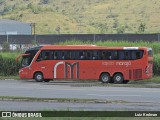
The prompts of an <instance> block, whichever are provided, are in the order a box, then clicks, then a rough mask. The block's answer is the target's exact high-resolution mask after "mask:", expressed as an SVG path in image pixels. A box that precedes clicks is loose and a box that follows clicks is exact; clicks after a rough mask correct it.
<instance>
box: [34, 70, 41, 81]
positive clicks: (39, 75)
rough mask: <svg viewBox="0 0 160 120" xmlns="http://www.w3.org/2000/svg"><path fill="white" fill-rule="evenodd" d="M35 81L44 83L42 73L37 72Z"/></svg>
mask: <svg viewBox="0 0 160 120" xmlns="http://www.w3.org/2000/svg"><path fill="white" fill-rule="evenodd" d="M34 79H35V80H36V82H42V81H43V74H42V73H41V72H37V73H36V74H35V75H34Z"/></svg>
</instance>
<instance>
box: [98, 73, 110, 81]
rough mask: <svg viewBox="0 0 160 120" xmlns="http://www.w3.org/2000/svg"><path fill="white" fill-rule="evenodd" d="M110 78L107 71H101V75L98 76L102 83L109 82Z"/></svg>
mask: <svg viewBox="0 0 160 120" xmlns="http://www.w3.org/2000/svg"><path fill="white" fill-rule="evenodd" d="M110 80H111V77H110V75H109V74H108V73H102V74H101V76H100V81H101V82H102V83H109V82H110Z"/></svg>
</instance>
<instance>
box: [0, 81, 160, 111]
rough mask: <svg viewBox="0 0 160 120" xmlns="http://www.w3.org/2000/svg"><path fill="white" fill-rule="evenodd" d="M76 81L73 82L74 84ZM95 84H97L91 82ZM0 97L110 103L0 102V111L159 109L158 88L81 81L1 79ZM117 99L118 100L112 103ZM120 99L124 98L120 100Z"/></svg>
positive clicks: (159, 93) (159, 95)
mask: <svg viewBox="0 0 160 120" xmlns="http://www.w3.org/2000/svg"><path fill="white" fill-rule="evenodd" d="M74 84H76V85H74ZM94 84H96V83H94ZM0 96H17V97H37V98H84V99H99V100H108V101H114V102H113V103H107V104H104V103H97V104H95V103H55V102H27V101H0V109H1V110H54V109H60V110H64V109H71V110H147V111H148V110H151V111H152V110H153V111H160V89H159V88H132V87H107V86H88V85H87V86H84V84H82V85H81V83H69V82H51V83H44V82H43V83H37V82H34V81H20V80H0ZM115 101H117V102H115ZM119 101H125V102H123V103H121V102H119Z"/></svg>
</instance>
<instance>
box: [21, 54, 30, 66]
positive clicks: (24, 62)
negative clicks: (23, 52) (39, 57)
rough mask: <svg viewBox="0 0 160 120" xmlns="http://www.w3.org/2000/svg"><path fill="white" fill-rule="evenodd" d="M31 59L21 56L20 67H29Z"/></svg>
mask: <svg viewBox="0 0 160 120" xmlns="http://www.w3.org/2000/svg"><path fill="white" fill-rule="evenodd" d="M31 61H32V59H31V57H30V56H23V57H22V62H21V66H22V67H26V66H29V65H30V63H31Z"/></svg>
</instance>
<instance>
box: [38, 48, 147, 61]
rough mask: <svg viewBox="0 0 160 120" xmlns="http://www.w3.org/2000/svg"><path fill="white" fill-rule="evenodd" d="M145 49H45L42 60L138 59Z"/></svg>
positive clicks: (40, 58) (41, 55)
mask: <svg viewBox="0 0 160 120" xmlns="http://www.w3.org/2000/svg"><path fill="white" fill-rule="evenodd" d="M143 52H144V51H143V50H55V51H54V50H43V51H41V53H40V54H39V56H38V58H37V61H40V60H136V59H141V58H142V57H143Z"/></svg>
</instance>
